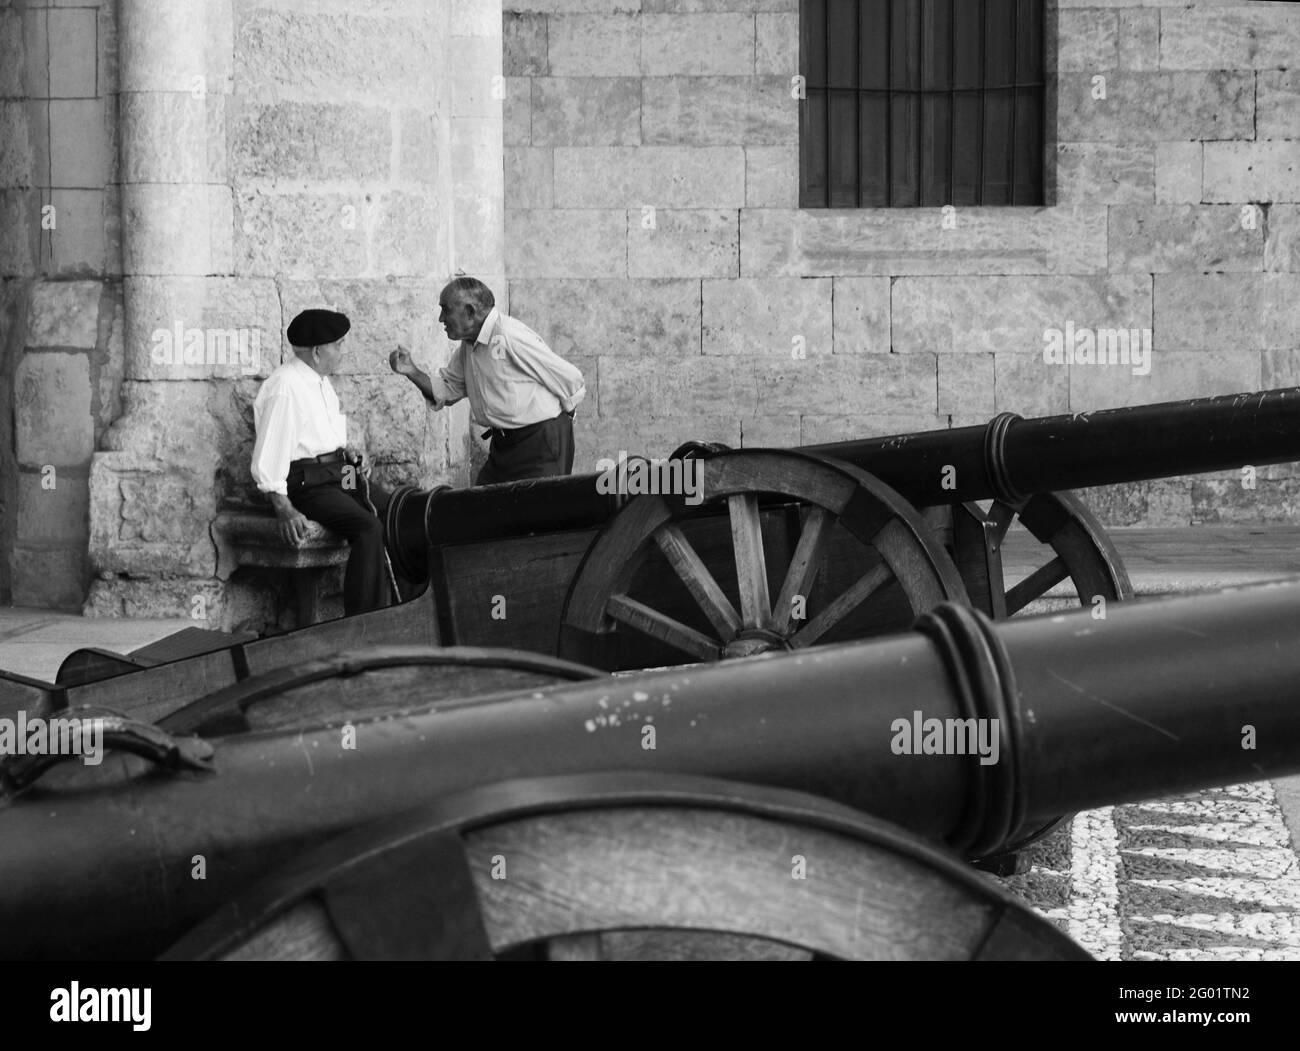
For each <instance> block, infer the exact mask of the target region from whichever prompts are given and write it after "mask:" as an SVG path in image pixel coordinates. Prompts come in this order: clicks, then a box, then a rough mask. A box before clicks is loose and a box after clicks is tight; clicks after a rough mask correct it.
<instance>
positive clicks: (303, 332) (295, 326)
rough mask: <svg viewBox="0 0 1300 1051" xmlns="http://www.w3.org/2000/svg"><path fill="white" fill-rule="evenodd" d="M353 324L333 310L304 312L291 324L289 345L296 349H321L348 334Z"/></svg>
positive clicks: (345, 316)
mask: <svg viewBox="0 0 1300 1051" xmlns="http://www.w3.org/2000/svg"><path fill="white" fill-rule="evenodd" d="M351 327H352V322H351V321H349V320H348V316H347V315H346V314H340V313H338V312H336V311H333V310H304V311H303V312H302V313H301V314H299V315H298V316H297V317H296V318H294V319H293V320H292V321H291V322H289V343H290V345H292V346H295V347H319V346H320V345H321V344H322V343H333V342H334V341H335V340H337V339H342V338H343V337H344V336H346V335H347V334H348V329H350V328H351Z"/></svg>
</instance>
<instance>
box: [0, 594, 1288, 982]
mask: <svg viewBox="0 0 1300 1051" xmlns="http://www.w3.org/2000/svg"><path fill="white" fill-rule="evenodd" d="M1297 637H1300V582H1291V583H1284V584H1276V585H1268V586H1256V587H1252V588H1243V589H1239V590H1236V591H1232V592H1227V593H1223V594H1219V595H1209V596H1193V597H1187V598H1180V599H1173V600H1169V601H1165V602H1159V603H1154V602H1153V603H1134V604H1130V605H1120V606H1116V607H1113V608H1112V609H1111V610H1110V611H1109V613H1108V616H1107V618H1106V619H1105V620H1101V621H1098V620H1094V619H1092V616H1091V614H1090V611H1081V612H1079V613H1075V614H1066V615H1054V616H1047V617H1035V618H1027V619H1023V620H1013V621H1008V622H1002V623H999V624H996V625H995V624H994V623H993V622H992V621H989V620H988V619H987V618H984V617H983V616H982V615H980V614H978V613H975V612H973V611H971V610H969V609H967V608H965V607H962V606H958V605H946V606H943V607H941V608H940V609H939V610H937V611H935V612H934V613H932V614H927V615H926V616H924V617H922V618H921V620H920V621H918V630H917V631H914V632H911V633H909V634H905V635H899V636H894V637H891V638H888V639H882V640H879V641H871V642H860V643H848V644H841V645H835V646H827V647H822V648H817V649H809V650H803V651H799V652H797V653H795V654H783V655H770V656H764V657H758V658H754V659H751V660H741V661H734V662H729V663H726V664H722V665H714V666H708V667H689V668H676V669H671V670H665V671H659V672H653V673H644V674H640V675H637V676H633V677H626V678H609V679H598V680H593V681H589V682H579V683H565V684H560V685H556V686H551V687H545V688H542V689H538V690H532V691H529V692H526V693H522V694H518V695H515V696H510V697H506V698H499V699H490V700H483V701H477V702H475V701H466V702H456V703H442V704H440V705H437V706H435V707H432V708H430V707H429V706H428V705H427V702H426V705H425V706H424V707H423V708H420V707H419V705H418V699H419V696H420V682H419V679H418V678H415V679H409V680H407V686H406V689H408V690H409V691H410V694H409V697H408V696H403V697H402V698H400V700H402V701H403V702H404V703H405V706H406V708H407V709H408V710H407V711H404V712H401V713H400V714H398V715H393V714H392V713H391V709H390V711H389V712H382V713H379V714H377V715H372V716H369V717H365V718H363V717H361V716H358V717H357V718H356V719H355V724H356V725H355V727H354V729H355V745H356V747H355V748H354V749H348V748H347V747H345V745H344V744H343V740H344V738H343V737H341V733H340V727H339V726H338V725H337V723H336V724H335V725H332V726H317V727H311V728H306V729H302V730H301V731H300V732H277V733H256V734H248V735H243V736H232V737H224V738H216V739H214V740H213V742H212V743H213V745H214V748H215V760H214V762H215V773H211V774H201V773H187V774H172V775H162V774H158V773H150V772H149V771H147V770H145V769H143V767H142V761H141V760H139V759H136V758H135V757H125V758H120V759H119V758H113V759H111V760H109V761H106V762H105V763H104V765H103V766H102V767H98V768H82V767H80V766H77V767H75V768H69V767H65V768H63V769H60V770H58V771H55V772H54V774H55V775H59V776H51V775H49V774H47V775H46V781H47V782H48V783H45V782H43V783H38V784H37V785H36V786H34V787H33V788H32V789H30V790H29V795H28V796H26V797H23V796H19V797H17V798H15V799H12V800H9V801H8V802H7V803H6V802H3V801H0V842H3V843H4V844H5V847H4V849H3V850H2V851H0V958H12V957H19V958H31V957H41V956H43V955H45V956H52V957H55V958H58V957H61V956H75V955H82V954H85V955H91V956H112V955H120V954H130V953H132V952H135V953H138V952H145V953H150V952H156V951H159V950H161V948H162V947H163V946H164V945H165V944H167V943H168V942H169V940H171V939H173V938H175V937H177V936H178V935H179V934H180V933H181V932H182V931H183V930H184V929H185V928H186V927H187V926H188V925H190V924H192V923H194V922H196V921H197V920H199V919H200V918H201V917H202V916H204V915H206V914H207V913H209V912H211V911H212V910H213V909H215V908H217V907H218V906H219V905H220V904H221V903H222V902H223V901H225V900H227V899H228V898H229V897H230V896H231V895H232V894H235V893H237V892H238V891H239V890H241V889H242V888H243V887H245V886H247V885H248V884H249V883H250V882H251V881H252V880H254V879H256V878H257V877H258V876H259V875H261V874H262V873H264V872H265V871H267V870H268V868H269V867H271V866H273V865H275V864H278V863H281V862H284V861H286V860H287V859H288V858H290V857H292V856H294V855H295V854H296V853H298V852H299V851H301V850H302V849H303V847H304V846H305V845H307V844H309V843H312V842H316V841H318V840H319V839H320V838H322V837H323V836H326V835H331V834H335V833H337V832H339V831H342V830H343V829H346V828H349V827H353V826H356V825H358V824H360V823H363V822H366V821H370V820H374V819H376V818H379V817H382V816H385V815H390V814H394V813H397V812H400V811H402V810H405V809H409V808H410V807H413V806H416V805H420V804H423V803H425V802H427V801H429V800H430V799H433V798H437V797H438V796H440V795H443V794H445V793H448V792H453V791H457V790H461V789H465V788H469V787H473V786H476V785H482V784H487V783H493V782H496V781H501V780H506V779H510V778H517V777H532V776H547V775H555V774H569V773H583V772H590V771H600V770H658V771H668V772H676V773H696V774H707V775H712V776H718V777H724V778H729V779H733V780H738V781H746V782H753V783H757V784H767V785H772V786H776V787H785V788H792V789H796V790H800V791H805V792H811V793H813V794H815V795H821V796H825V797H827V798H830V799H833V800H836V801H839V802H842V803H846V804H848V805H850V806H854V807H857V808H859V809H861V810H864V811H866V812H869V813H873V814H876V815H878V816H880V817H883V818H886V819H888V820H892V821H894V822H896V823H898V824H900V825H902V826H904V827H907V828H910V829H912V830H914V831H915V832H917V833H920V834H924V835H928V836H931V837H934V838H937V839H944V840H946V841H948V842H949V843H950V844H951V845H953V846H955V847H957V848H959V849H961V850H963V851H964V852H965V853H967V854H968V855H970V856H980V855H985V854H990V853H994V852H996V850H997V849H998V848H999V847H1000V846H1005V845H1006V844H1007V843H1010V842H1014V841H1015V840H1016V839H1017V838H1019V837H1021V836H1023V835H1024V834H1025V833H1027V832H1030V831H1033V830H1034V829H1037V828H1039V827H1041V826H1042V824H1043V823H1045V822H1046V821H1047V820H1050V819H1051V818H1054V817H1058V816H1061V815H1064V814H1068V813H1072V812H1075V811H1077V810H1080V809H1084V808H1088V807H1093V806H1098V805H1104V804H1113V803H1119V802H1124V801H1128V800H1135V799H1142V798H1152V797H1156V796H1160V795H1165V794H1170V793H1176V792H1183V791H1188V790H1191V789H1195V788H1201V787H1207V786H1212V785H1217V784H1225V783H1232V782H1242V781H1254V780H1259V779H1260V778H1263V777H1270V776H1280V775H1286V774H1292V773H1296V772H1300V706H1298V705H1296V704H1295V698H1294V689H1295V682H1296V681H1297V679H1298V678H1300V649H1297V647H1296V646H1295V639H1296V638H1297ZM338 659H339V661H340V662H341V663H340V674H346V675H348V676H349V679H348V681H349V689H350V690H352V691H354V694H355V696H356V698H357V707H358V710H359V711H364V710H365V709H366V707H367V704H366V695H367V691H369V692H371V693H374V692H376V691H389V692H388V693H386V694H385V696H386V697H387V699H388V700H389V702H390V704H391V702H392V697H391V696H390V694H391V691H392V689H393V683H392V680H391V679H382V678H375V679H372V680H370V681H369V683H368V676H367V674H366V673H365V672H364V671H363V670H362V669H361V668H360V665H359V664H358V663H357V661H356V659H355V658H352V659H349V658H346V657H340V658H338ZM257 683H258V680H257V679H256V678H254V679H250V680H247V681H246V682H245V683H241V684H238V685H237V686H234V687H230V688H229V689H230V690H233V691H247V690H255V689H257ZM412 707H414V708H415V710H414V711H411V710H409V709H411V708H412ZM971 719H973V720H977V722H975V723H968V722H966V720H971ZM979 720H983V721H982V722H980V721H979ZM994 720H996V722H995V721H994ZM934 727H938V730H939V733H940V737H939V739H938V740H939V741H940V742H941V744H940V745H939V748H940V751H939V752H938V753H933V749H932V748H931V746H932V745H933V743H934V741H933V739H932V738H931V734H932V733H933V732H934V730H933V728H934ZM963 742H964V743H963ZM60 777H62V780H60ZM199 855H202V856H203V858H205V859H206V865H207V878H206V879H204V880H196V879H194V878H192V868H193V866H194V864H195V861H194V859H195V858H196V856H199Z"/></svg>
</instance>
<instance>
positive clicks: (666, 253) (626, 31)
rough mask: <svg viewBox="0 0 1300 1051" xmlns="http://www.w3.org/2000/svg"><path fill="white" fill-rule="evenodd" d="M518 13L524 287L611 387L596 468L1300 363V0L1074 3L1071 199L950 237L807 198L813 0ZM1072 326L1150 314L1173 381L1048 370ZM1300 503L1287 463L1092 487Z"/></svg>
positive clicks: (1277, 507)
mask: <svg viewBox="0 0 1300 1051" xmlns="http://www.w3.org/2000/svg"><path fill="white" fill-rule="evenodd" d="M506 7H507V11H506V14H505V20H504V36H505V72H506V74H507V95H506V110H505V122H506V234H507V236H506V244H507V272H508V276H509V279H510V295H511V303H512V307H513V309H514V310H515V312H516V314H517V315H518V316H520V317H522V318H525V319H527V320H528V321H529V323H530V324H533V325H534V326H535V327H537V328H538V329H539V330H540V331H542V332H544V333H546V334H547V335H548V336H549V337H550V338H551V339H552V340H553V342H554V344H555V346H556V347H557V349H559V350H561V351H562V352H564V353H567V354H570V355H572V356H573V357H574V358H575V359H576V360H578V361H580V362H581V363H582V364H583V365H584V367H585V368H586V370H587V372H588V373H589V375H591V376H594V377H595V378H596V383H595V384H593V385H592V386H593V387H594V388H596V389H598V397H597V403H596V405H594V406H589V407H588V410H587V411H586V413H585V414H580V416H579V420H578V424H579V427H578V433H579V450H578V458H579V464H580V465H582V466H585V467H588V468H590V466H591V464H593V463H594V461H595V460H596V459H598V458H600V457H603V456H614V455H616V454H617V451H618V450H619V449H623V448H626V449H628V450H632V451H637V452H649V453H652V454H656V455H666V453H667V452H668V451H670V450H671V449H672V448H673V447H674V446H675V445H676V444H677V443H679V442H680V441H682V440H684V439H686V438H701V439H711V440H716V441H724V442H728V443H730V444H733V445H737V444H741V443H743V444H745V445H793V444H798V443H804V444H808V443H813V442H821V441H828V440H838V439H842V438H849V437H854V436H858V435H865V434H871V433H882V432H886V433H887V432H890V431H897V430H908V429H914V428H929V427H945V426H949V425H964V424H968V423H973V422H978V421H982V420H984V419H987V418H988V417H989V416H990V415H992V414H993V413H994V412H998V411H1003V410H1011V411H1015V412H1020V413H1022V414H1026V415H1029V414H1043V413H1059V412H1067V411H1071V412H1080V411H1086V410H1089V409H1097V408H1103V407H1109V406H1117V405H1130V404H1141V403H1144V402H1151V401H1161V400H1171V399H1178V398H1185V397H1195V396H1199V395H1209V394H1217V393H1225V392H1231V391H1245V390H1255V389H1264V388H1272V387H1279V386H1288V385H1292V384H1295V383H1297V382H1300V371H1298V370H1297V357H1296V355H1297V348H1298V347H1300V254H1298V253H1297V250H1296V244H1297V237H1298V236H1300V233H1298V231H1300V203H1298V202H1300V73H1297V71H1296V70H1295V69H1294V68H1288V67H1294V65H1295V62H1296V56H1298V55H1300V5H1295V4H1269V3H1253V4H1252V3H1232V2H1228V3H1222V2H1215V3H1200V4H1188V3H1186V2H1184V0H1178V2H1172V0H1171V2H1168V3H1165V2H1161V0H1154V2H1153V0H1145V2H1138V0H1132V2H1128V0H1060V2H1059V3H1057V4H1054V5H1052V6H1051V7H1050V8H1049V18H1048V27H1049V35H1048V68H1049V70H1055V71H1056V75H1055V77H1054V78H1053V81H1052V83H1051V85H1050V87H1049V97H1048V112H1049V113H1054V114H1055V120H1054V122H1050V123H1049V129H1048V130H1049V140H1050V142H1051V147H1050V148H1051V152H1050V153H1049V162H1051V163H1049V171H1053V170H1054V173H1053V181H1052V182H1051V183H1049V187H1048V192H1049V197H1048V200H1049V201H1051V202H1053V203H1052V204H1051V205H1050V206H1049V207H1046V208H1014V209H1011V208H987V209H979V208H971V209H960V210H958V213H957V214H956V215H955V216H954V217H953V218H954V219H955V224H956V225H955V228H953V229H944V227H943V223H942V216H941V214H940V212H939V211H938V210H937V209H933V210H931V209H927V210H924V211H921V210H915V209H894V210H889V209H865V210H858V211H850V210H837V211H824V210H808V211H801V210H799V209H798V207H797V205H798V113H797V108H796V107H797V105H798V103H797V102H796V101H795V100H794V99H793V98H792V97H791V91H790V78H791V77H792V76H793V75H795V74H796V73H797V72H798V24H799V14H798V2H797V0H506ZM1098 76H1101V77H1104V78H1105V93H1106V97H1105V99H1096V98H1094V97H1093V95H1094V93H1095V88H1096V82H1095V80H1094V78H1095V77H1098ZM1247 205H1254V206H1255V208H1254V209H1252V211H1253V215H1252V216H1251V218H1250V220H1249V221H1248V222H1247V223H1245V224H1243V221H1242V220H1243V207H1245V206H1247ZM649 209H653V212H650V211H649ZM651 215H652V216H653V220H654V221H653V224H651V223H650V222H649V221H648V217H649V216H651ZM1067 321H1073V322H1074V324H1075V325H1076V326H1087V327H1090V328H1094V329H1101V328H1108V327H1123V328H1139V329H1141V328H1150V329H1151V330H1152V334H1153V345H1154V360H1153V367H1152V369H1151V374H1150V375H1149V376H1145V377H1142V376H1134V375H1132V373H1131V371H1130V370H1129V369H1126V368H1114V367H1107V368H1099V367H1097V366H1084V365H1080V366H1074V367H1054V366H1049V365H1046V364H1044V362H1043V360H1042V351H1043V346H1044V340H1043V332H1044V329H1046V328H1048V327H1060V328H1064V326H1065V324H1066V322H1067ZM796 338H800V339H802V341H803V349H804V351H805V353H806V358H804V359H802V360H801V359H798V358H795V357H794V356H793V353H792V351H793V349H794V348H793V347H792V341H793V340H795V339H796ZM1298 493H1300V489H1298V488H1297V482H1296V479H1295V476H1294V472H1293V470H1292V468H1290V467H1287V468H1271V469H1267V470H1261V472H1260V478H1259V482H1258V488H1257V489H1255V490H1253V491H1250V490H1244V489H1243V488H1242V487H1241V485H1240V476H1239V475H1237V474H1231V475H1226V474H1225V475H1219V476H1213V475H1211V476H1201V477H1198V478H1195V479H1192V478H1181V479H1173V480H1169V481H1160V482H1152V483H1143V484H1138V485H1131V486H1117V487H1113V488H1108V489H1106V490H1102V491H1097V492H1093V493H1090V494H1087V495H1088V499H1089V500H1090V502H1091V503H1092V504H1093V506H1094V507H1095V508H1096V509H1097V510H1098V511H1099V512H1100V513H1101V515H1102V517H1103V518H1104V519H1106V520H1107V521H1109V522H1110V523H1111V524H1145V525H1175V524H1188V523H1198V522H1215V521H1264V520H1290V519H1294V518H1295V517H1296V516H1297V511H1298V509H1297V495H1298Z"/></svg>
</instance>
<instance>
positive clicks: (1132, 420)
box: [389, 388, 1300, 575]
mask: <svg viewBox="0 0 1300 1051" xmlns="http://www.w3.org/2000/svg"><path fill="white" fill-rule="evenodd" d="M801 451H802V452H806V453H812V454H815V455H820V456H830V457H834V458H836V459H839V460H843V461H845V462H847V463H850V464H853V465H854V466H855V467H859V468H861V469H862V470H865V471H867V472H869V473H870V474H872V475H874V476H876V477H877V478H879V479H880V480H881V481H883V482H885V483H886V484H887V485H889V486H892V487H893V488H894V489H896V490H897V491H898V492H900V493H901V494H902V495H903V496H904V497H906V498H907V499H908V500H910V501H911V502H912V503H913V504H914V505H916V506H918V507H926V506H933V505H938V504H953V503H961V502H964V501H968V500H986V499H1001V500H1006V501H1008V502H1010V503H1017V502H1019V501H1020V500H1023V499H1026V498H1027V497H1029V496H1031V495H1033V494H1035V493H1045V492H1060V491H1062V490H1067V489H1082V488H1087V487H1089V486H1095V485H1115V484H1119V483H1121V482H1134V481H1140V480H1143V479H1153V478H1168V477H1172V476H1175V475H1180V474H1203V473H1205V472H1208V471H1218V470H1224V469H1229V468H1234V467H1241V466H1243V465H1245V464H1251V465H1254V466H1264V465H1266V464H1275V463H1288V462H1291V461H1295V460H1300V388H1286V389H1283V390H1274V391H1265V392H1263V393H1256V394H1228V395H1223V396H1222V397H1216V398H1195V399H1192V400H1189V401H1175V402H1163V403H1160V404H1156V405H1141V406H1136V407H1134V408H1125V409H1105V410H1101V411H1098V412H1088V413H1080V414H1077V415H1063V416H1045V417H1040V418H1037V419H1021V418H1020V417H1017V416H1014V415H1012V414H1010V413H1003V414H1001V415H999V416H997V417H995V418H994V419H993V420H991V421H990V422H989V423H988V424H985V425H982V426H976V427H958V428H955V429H952V430H936V431H921V432H918V433H915V434H901V435H889V436H886V437H878V438H868V439H864V440H861V441H850V442H836V443H833V444H829V445H812V446H805V447H803V448H802V449H801ZM949 467H950V468H952V471H951V472H947V473H945V470H944V469H945V468H949ZM599 477H600V476H599V475H597V474H583V475H570V476H567V477H556V478H540V479H535V480H531V481H525V482H513V483H507V484H504V485H494V486H484V487H480V488H475V489H468V490H450V489H445V488H444V489H440V490H433V491H426V492H415V491H414V490H411V491H407V492H403V493H402V494H401V498H400V499H399V500H397V501H395V504H394V506H393V507H392V508H391V509H390V518H389V535H390V537H391V538H392V541H393V544H394V546H395V547H396V548H397V549H398V550H400V551H401V552H402V553H403V557H404V558H405V559H406V560H407V562H408V564H409V565H410V566H411V567H413V568H415V570H416V574H417V575H422V573H420V572H419V570H420V569H421V568H422V567H423V563H424V559H425V553H426V551H427V549H428V547H429V545H438V544H446V543H466V542H476V541H481V540H491V539H494V538H496V537H510V536H522V535H526V534H528V533H541V532H551V531H555V530H563V529H584V528H593V527H598V526H600V525H601V524H603V523H604V522H605V521H607V520H608V519H609V518H610V517H612V516H613V515H614V513H615V512H616V511H617V510H618V509H619V507H620V506H622V503H623V502H624V499H625V498H622V497H620V496H618V495H617V494H612V493H602V492H600V491H599V489H598V487H597V484H596V482H597V479H598V478H599ZM945 484H947V485H948V486H949V487H948V488H945Z"/></svg>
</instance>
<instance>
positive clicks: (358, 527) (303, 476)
mask: <svg viewBox="0 0 1300 1051" xmlns="http://www.w3.org/2000/svg"><path fill="white" fill-rule="evenodd" d="M345 466H346V465H345V464H343V463H333V464H308V465H306V466H304V467H296V466H295V467H291V468H290V470H289V478H288V485H287V487H286V488H287V489H288V491H289V502H290V503H292V504H293V506H294V507H296V508H297V509H298V510H299V511H301V512H302V513H303V514H304V515H306V516H307V517H308V518H310V519H311V520H312V521H313V522H319V523H320V524H321V525H323V526H324V527H325V528H326V529H329V530H331V531H332V532H335V533H338V534H339V536H341V537H344V538H345V539H346V540H347V542H348V546H349V547H350V548H351V549H352V550H351V552H350V554H349V555H348V565H347V570H346V571H345V573H344V577H343V612H344V614H345V615H346V616H349V617H350V616H352V615H353V614H354V613H366V612H368V611H369V610H372V609H383V608H384V607H385V606H388V605H389V604H390V603H391V602H392V588H391V587H390V585H389V583H388V568H387V566H386V565H385V564H384V524H383V517H382V516H383V513H384V509H385V508H386V507H387V506H388V496H389V494H388V493H387V492H386V491H385V490H383V489H381V488H379V487H378V486H375V485H370V486H369V497H370V501H371V503H372V504H374V506H375V509H376V510H377V511H378V512H379V515H380V517H376V516H375V515H374V514H372V513H371V511H370V510H369V508H367V507H366V504H365V500H366V492H365V487H366V485H367V484H368V483H367V482H366V480H365V479H363V478H362V477H361V476H360V474H359V473H353V472H349V481H354V482H355V485H354V486H353V487H352V488H348V489H345V488H344V487H343V477H344V475H343V471H344V467H345Z"/></svg>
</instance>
